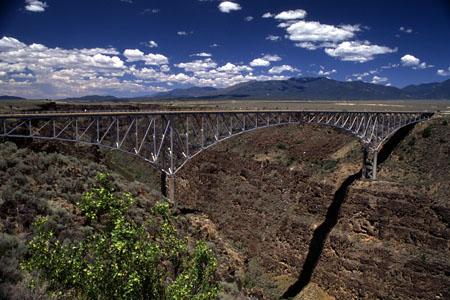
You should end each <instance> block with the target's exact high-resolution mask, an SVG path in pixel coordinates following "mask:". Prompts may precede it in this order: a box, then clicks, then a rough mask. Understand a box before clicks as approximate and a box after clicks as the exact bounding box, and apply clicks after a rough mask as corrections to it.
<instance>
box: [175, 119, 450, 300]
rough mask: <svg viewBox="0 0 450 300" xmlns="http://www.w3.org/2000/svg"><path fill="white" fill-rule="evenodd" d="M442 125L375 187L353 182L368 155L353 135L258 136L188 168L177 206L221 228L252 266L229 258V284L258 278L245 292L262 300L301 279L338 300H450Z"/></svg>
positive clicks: (400, 157)
mask: <svg viewBox="0 0 450 300" xmlns="http://www.w3.org/2000/svg"><path fill="white" fill-rule="evenodd" d="M443 124H445V123H444V122H442V120H439V119H438V120H433V121H431V122H428V124H426V125H422V124H420V125H418V126H416V128H415V129H414V130H413V131H412V132H411V133H409V135H408V136H407V137H406V138H405V139H404V140H403V141H402V142H401V143H400V145H399V146H397V147H396V148H395V150H394V152H393V153H392V154H391V155H390V156H389V158H388V159H387V160H386V161H385V162H384V164H383V165H382V166H381V168H380V170H379V174H378V180H376V181H368V180H362V179H359V178H357V176H356V177H354V178H353V177H352V176H355V174H357V173H358V171H359V169H360V163H361V152H360V146H359V145H358V143H356V142H354V140H353V139H352V138H351V137H350V136H347V135H345V134H342V133H339V132H337V131H334V130H331V129H327V128H322V127H317V126H306V127H302V126H297V127H296V126H292V127H278V128H269V129H265V130H260V131H255V132H253V133H250V134H247V135H244V136H241V137H237V138H235V139H232V140H230V141H228V142H226V143H223V144H220V145H218V146H217V147H215V148H212V149H209V150H207V151H205V152H204V153H202V154H201V155H199V156H197V157H196V159H194V160H193V161H192V162H191V163H190V164H188V165H186V167H185V169H184V170H182V173H181V174H180V176H179V177H178V179H177V193H178V194H177V199H179V202H180V205H181V206H184V207H189V208H191V209H196V210H198V211H201V212H203V213H204V214H205V216H207V218H208V219H210V220H211V222H212V223H214V225H215V228H216V229H217V232H218V234H219V235H220V238H221V239H222V240H224V241H227V245H228V246H229V247H231V248H233V251H235V253H238V256H240V257H241V260H236V259H235V260H234V263H233V264H232V265H231V264H230V263H228V262H227V258H226V257H222V258H221V263H222V265H223V266H224V269H226V270H227V271H226V273H227V274H228V275H229V274H232V275H230V276H232V277H233V278H234V279H235V280H237V281H239V282H241V281H245V280H246V278H247V279H248V277H249V276H250V277H251V278H250V279H252V280H253V282H252V283H251V284H248V282H247V284H246V283H245V282H244V283H243V285H244V287H243V290H245V291H246V293H247V294H249V295H253V296H255V297H257V298H260V299H262V298H264V299H271V298H273V297H275V295H278V296H279V295H281V294H282V293H283V292H284V291H285V290H286V289H287V287H288V286H289V285H292V283H294V282H296V281H298V279H299V276H300V277H301V278H302V276H303V280H305V278H307V277H308V276H311V281H312V282H314V283H317V284H318V285H319V286H320V287H321V288H323V289H324V290H326V292H327V293H328V294H329V295H332V296H334V297H336V299H445V298H449V297H450V295H449V294H448V288H447V287H448V286H449V284H450V279H449V270H450V261H449V259H448V257H449V254H450V251H449V238H450V234H449V209H450V204H449V200H448V199H449V198H448V192H449V191H450V189H449V185H448V183H449V182H450V175H449V174H450V165H449V163H450V151H449V150H448V149H449V147H448V146H449V142H450V128H449V126H448V125H443ZM424 126H433V128H432V132H433V134H432V135H431V136H430V137H427V138H422V137H421V132H422V130H423V128H424ZM413 138H414V143H411V140H412V139H413ZM446 149H447V150H446ZM424 156H425V158H424ZM405 157H407V159H405ZM430 159H431V160H433V162H432V163H430V162H429V160H430ZM437 165H439V168H437V167H436V166H437ZM405 170H407V172H406V173H405ZM420 174H425V175H420ZM349 178H351V180H349ZM346 180H347V181H346ZM344 182H346V184H347V185H348V186H345V191H344V195H345V197H344V199H337V198H339V197H337V196H336V195H337V194H339V193H336V192H337V191H338V190H339V188H341V189H342V184H343V183H344ZM341 192H342V190H341ZM336 201H341V202H340V203H337V202H336ZM338 204H339V205H338ZM336 209H337V210H338V211H336ZM333 214H337V215H336V222H337V223H336V224H334V223H329V222H332V217H333V216H332V215H333ZM324 227H327V228H325V229H326V230H325V229H324ZM321 234H322V235H323V236H322V237H320V235H321ZM322 242H323V245H322V244H320V243H322ZM317 243H319V244H317ZM317 249H320V251H321V253H320V256H319V257H320V258H319V260H318V261H317V262H315V261H314V260H313V259H312V258H311V257H312V256H314V255H312V254H314V253H313V252H314V251H317ZM308 260H309V261H310V263H311V261H312V265H311V266H310V267H311V268H312V270H313V272H312V274H309V275H308V274H304V273H305V271H304V270H305V267H306V265H307V264H308ZM237 261H240V262H238V263H236V262H237ZM305 261H306V262H307V263H306V264H305ZM302 271H303V273H302ZM249 274H250V275H249ZM246 276H247V277H246ZM280 276H281V277H283V276H284V277H285V278H288V279H286V280H285V282H284V283H282V282H281V281H280V280H278V279H279V278H280ZM305 276H306V277H305ZM301 278H300V279H301ZM286 282H289V284H287V283H286ZM246 285H247V286H246ZM252 292H254V293H253V294H252ZM277 293H278V294H277ZM302 299H303V298H302ZM304 299H307V298H304Z"/></svg>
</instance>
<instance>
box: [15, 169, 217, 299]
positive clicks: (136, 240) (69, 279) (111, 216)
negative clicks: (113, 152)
mask: <svg viewBox="0 0 450 300" xmlns="http://www.w3.org/2000/svg"><path fill="white" fill-rule="evenodd" d="M97 180H98V182H99V184H98V186H97V187H95V188H92V189H91V191H90V192H88V193H86V194H85V195H84V196H83V198H82V200H81V201H80V203H79V208H80V210H81V211H82V213H83V214H84V215H85V217H86V218H87V219H88V220H89V222H90V224H91V227H92V231H93V232H92V234H90V235H88V236H86V237H85V238H84V239H82V240H81V241H78V242H61V241H59V240H57V239H55V237H54V233H53V232H52V231H51V230H49V229H48V228H47V227H46V224H47V223H48V221H49V220H48V219H39V220H37V221H36V222H35V230H36V234H35V237H34V238H33V240H32V241H31V242H30V243H29V251H30V258H29V259H28V260H27V261H25V262H23V263H22V268H23V269H26V270H30V271H33V270H36V271H39V273H40V279H41V280H42V281H43V282H45V283H47V284H48V289H49V290H51V291H55V292H61V293H65V292H67V291H69V290H70V291H72V292H73V293H74V294H75V296H76V297H77V298H81V299H173V300H175V299H193V300H200V299H202V300H203V299H204V300H210V299H216V298H217V295H218V293H219V291H220V285H219V284H218V283H215V282H214V276H215V272H216V260H215V259H214V258H213V257H212V255H211V252H210V250H209V249H208V248H207V246H206V244H205V243H204V242H198V243H197V244H196V247H195V251H194V253H193V254H189V251H188V246H187V240H186V239H180V238H179V237H178V235H177V232H176V229H175V226H174V224H173V222H174V217H172V216H170V215H169V206H168V205H167V204H162V203H157V204H156V205H155V207H154V208H153V210H152V213H153V217H152V219H147V220H146V223H145V224H144V225H137V224H136V222H134V221H133V219H131V218H128V217H127V214H126V213H127V211H128V210H129V208H130V207H131V206H132V205H133V203H134V200H133V198H131V196H130V195H129V194H123V195H122V197H121V198H117V197H116V195H115V193H114V190H113V189H112V187H111V185H110V183H109V179H108V175H107V174H99V175H98V176H97Z"/></svg>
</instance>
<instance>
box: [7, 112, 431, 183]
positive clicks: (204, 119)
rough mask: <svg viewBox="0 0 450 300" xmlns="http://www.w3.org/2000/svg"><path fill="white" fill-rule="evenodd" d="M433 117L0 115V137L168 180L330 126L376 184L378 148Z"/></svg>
mask: <svg viewBox="0 0 450 300" xmlns="http://www.w3.org/2000/svg"><path fill="white" fill-rule="evenodd" d="M433 114H434V112H348V111H291V110H286V111H281V110H275V111H264V110H254V111H157V112H154V111H150V112H144V111H127V112H123V111H110V112H105V111H97V112H86V111H85V112H35V113H15V114H0V136H4V137H22V138H38V139H49V140H61V141H70V142H81V143H85V144H91V145H97V146H100V147H105V148H109V149H115V150H119V151H123V152H125V153H129V154H132V155H134V156H137V157H139V158H141V159H143V160H145V161H147V162H148V163H150V164H151V165H153V166H154V167H156V168H157V169H159V170H161V171H162V172H164V173H165V174H167V175H168V176H170V177H173V176H174V175H175V174H176V173H177V171H178V170H180V169H181V168H182V167H183V166H184V165H185V164H186V163H187V162H188V161H189V160H191V159H192V158H193V157H195V156H196V155H198V154H199V153H200V152H202V151H203V150H206V149H208V148H209V147H211V146H213V145H215V144H217V143H219V142H221V141H224V140H227V139H229V138H231V137H234V136H236V135H240V134H243V133H246V132H250V131H253V130H256V129H261V128H267V127H271V126H278V125H284V124H302V123H304V124H319V125H325V126H331V127H334V128H337V129H339V130H342V131H345V132H347V133H349V134H351V135H352V136H354V137H355V138H356V139H357V140H359V141H360V143H361V144H362V145H363V149H364V163H363V170H364V176H365V177H368V178H373V179H375V178H376V159H377V158H376V157H377V151H378V149H379V147H380V145H381V144H382V143H383V142H384V141H386V140H387V139H388V138H389V137H390V136H392V135H393V134H394V133H395V132H396V131H397V130H398V129H400V128H402V127H404V126H407V125H409V124H412V123H416V122H420V121H424V120H428V119H430V118H431V117H432V115H433Z"/></svg>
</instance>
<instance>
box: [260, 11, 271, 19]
mask: <svg viewBox="0 0 450 300" xmlns="http://www.w3.org/2000/svg"><path fill="white" fill-rule="evenodd" d="M273 16H274V15H273V14H271V13H270V12H266V13H265V14H263V15H262V16H261V18H264V19H268V18H272V17H273Z"/></svg>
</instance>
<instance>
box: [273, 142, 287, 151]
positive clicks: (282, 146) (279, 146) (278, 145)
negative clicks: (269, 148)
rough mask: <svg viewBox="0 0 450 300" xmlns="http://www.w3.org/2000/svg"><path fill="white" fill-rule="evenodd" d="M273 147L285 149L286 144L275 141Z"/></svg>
mask: <svg viewBox="0 0 450 300" xmlns="http://www.w3.org/2000/svg"><path fill="white" fill-rule="evenodd" d="M275 147H277V149H279V150H285V149H286V145H285V144H282V143H277V144H276V145H275Z"/></svg>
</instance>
